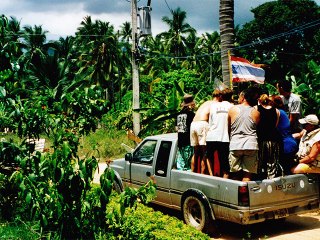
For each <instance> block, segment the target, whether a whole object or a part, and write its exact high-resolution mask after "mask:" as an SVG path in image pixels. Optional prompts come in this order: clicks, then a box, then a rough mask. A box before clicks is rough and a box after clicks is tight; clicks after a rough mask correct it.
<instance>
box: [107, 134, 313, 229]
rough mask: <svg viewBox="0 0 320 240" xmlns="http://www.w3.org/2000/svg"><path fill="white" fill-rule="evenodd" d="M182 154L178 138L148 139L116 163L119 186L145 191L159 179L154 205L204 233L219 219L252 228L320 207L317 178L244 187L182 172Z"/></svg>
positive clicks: (298, 177)
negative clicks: (179, 164)
mask: <svg viewBox="0 0 320 240" xmlns="http://www.w3.org/2000/svg"><path fill="white" fill-rule="evenodd" d="M176 155H177V134H175V133H170V134H163V135H157V136H150V137H147V138H145V139H144V140H143V141H142V142H141V143H140V144H139V145H138V146H137V147H136V149H134V150H133V151H132V152H131V153H127V154H126V156H125V158H124V159H118V160H115V161H113V162H112V163H111V165H110V166H111V168H112V169H114V170H115V172H116V185H117V187H118V188H119V189H123V188H124V187H125V186H131V187H140V186H142V185H144V184H145V183H146V182H148V181H149V180H150V176H154V178H155V181H156V185H157V196H156V198H155V200H154V203H156V204H160V205H163V206H166V207H169V208H174V209H178V210H181V211H182V215H183V218H184V221H185V222H186V223H187V224H189V225H192V226H194V227H195V228H197V229H198V230H201V231H206V230H208V228H209V227H210V225H211V224H212V223H213V222H214V221H215V220H226V221H231V222H235V223H238V224H242V225H248V224H253V223H258V222H262V221H266V220H268V219H279V218H285V217H288V216H289V215H293V214H300V213H303V212H308V211H312V210H315V209H318V208H319V180H318V176H317V175H304V174H296V175H287V176H281V177H276V178H274V179H265V180H262V181H250V182H241V181H236V180H231V179H224V178H220V177H214V176H209V175H204V174H199V173H193V172H189V171H181V170H177V169H175V160H176Z"/></svg>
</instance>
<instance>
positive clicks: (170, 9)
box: [164, 0, 173, 13]
mask: <svg viewBox="0 0 320 240" xmlns="http://www.w3.org/2000/svg"><path fill="white" fill-rule="evenodd" d="M164 1H165V3H166V5H167V8H168V9H169V11H170V12H171V13H172V12H173V10H172V8H170V6H169V4H168V2H167V0H164Z"/></svg>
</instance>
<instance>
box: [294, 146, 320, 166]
mask: <svg viewBox="0 0 320 240" xmlns="http://www.w3.org/2000/svg"><path fill="white" fill-rule="evenodd" d="M319 153H320V141H318V142H316V143H314V144H313V145H312V148H311V151H310V153H309V154H308V155H307V156H305V157H304V158H302V159H300V161H299V163H309V162H313V161H314V160H316V159H317V156H318V155H319Z"/></svg>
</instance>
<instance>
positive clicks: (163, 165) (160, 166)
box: [154, 141, 172, 205]
mask: <svg viewBox="0 0 320 240" xmlns="http://www.w3.org/2000/svg"><path fill="white" fill-rule="evenodd" d="M171 148H172V142H171V141H161V143H160V146H159V151H158V155H157V159H156V165H155V172H154V175H155V180H156V184H157V197H156V199H155V200H156V201H159V202H162V203H167V204H170V205H171V198H170V194H169V190H170V174H169V170H168V163H169V159H170V155H171V152H172V151H171Z"/></svg>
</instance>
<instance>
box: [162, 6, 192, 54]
mask: <svg viewBox="0 0 320 240" xmlns="http://www.w3.org/2000/svg"><path fill="white" fill-rule="evenodd" d="M171 14H172V18H169V17H167V16H164V17H163V18H162V21H163V22H165V23H166V24H167V25H168V26H169V31H168V32H164V33H161V36H162V37H163V38H164V41H165V43H166V46H167V47H166V51H167V53H172V54H173V55H174V56H175V57H179V56H182V55H184V54H186V48H187V43H186V42H187V39H186V38H187V36H188V35H189V34H191V33H195V32H196V30H195V29H194V28H193V27H191V26H190V24H188V23H186V18H187V13H186V12H185V11H182V10H181V9H180V8H179V7H178V8H177V9H176V10H171Z"/></svg>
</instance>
